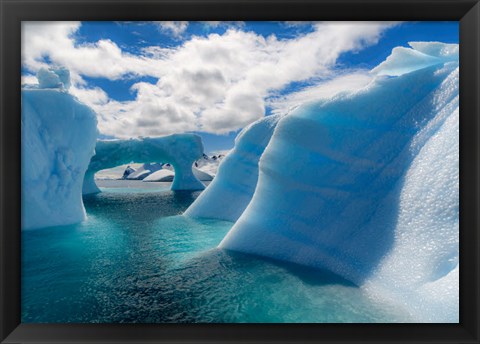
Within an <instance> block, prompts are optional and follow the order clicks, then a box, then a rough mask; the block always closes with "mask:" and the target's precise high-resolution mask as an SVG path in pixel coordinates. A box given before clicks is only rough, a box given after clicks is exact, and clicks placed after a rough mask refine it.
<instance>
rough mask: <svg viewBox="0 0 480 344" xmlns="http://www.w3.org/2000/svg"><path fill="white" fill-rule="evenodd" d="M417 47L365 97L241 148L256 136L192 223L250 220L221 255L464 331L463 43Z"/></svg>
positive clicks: (296, 120)
mask: <svg viewBox="0 0 480 344" xmlns="http://www.w3.org/2000/svg"><path fill="white" fill-rule="evenodd" d="M411 47H412V48H411V49H410V48H396V49H394V51H393V52H392V55H391V56H390V57H389V58H388V59H387V60H386V61H385V62H384V63H382V64H381V65H379V66H378V67H377V68H375V69H374V70H373V71H372V73H376V74H377V75H378V76H377V77H376V78H375V80H374V81H373V82H372V83H371V84H370V85H368V86H367V87H365V88H364V89H362V90H360V91H356V92H353V93H348V94H340V95H338V96H335V97H334V98H332V99H330V100H321V101H317V102H312V103H309V104H303V105H302V106H300V107H299V108H297V109H296V110H294V111H293V112H292V113H291V114H288V115H287V116H285V117H283V118H281V119H280V120H279V121H278V124H277V125H276V128H275V130H274V133H273V135H272V137H271V139H270V142H269V143H268V146H267V147H266V149H265V151H264V152H263V147H264V146H265V145H266V143H264V144H263V147H262V148H261V149H258V147H259V146H257V145H253V146H252V145H251V144H248V145H246V146H244V147H242V144H243V143H244V142H243V140H242V137H245V136H247V135H248V134H249V132H251V131H253V130H255V128H256V125H255V124H254V125H252V126H251V127H250V128H247V129H246V130H245V131H244V132H242V134H241V135H240V138H239V140H237V141H236V146H235V149H234V151H233V152H232V153H231V154H230V155H229V156H228V157H227V158H226V159H225V161H224V162H223V163H222V164H221V165H220V168H219V171H218V174H217V176H216V179H215V180H214V181H213V182H212V184H211V185H210V186H209V187H208V188H207V190H206V191H205V192H204V193H203V194H202V195H201V196H200V197H199V198H198V199H197V200H196V201H195V202H194V204H193V205H192V206H191V207H190V208H189V209H188V210H187V212H186V214H188V215H192V216H201V217H214V218H221V219H229V220H235V219H236V218H237V217H238V216H240V215H241V216H240V217H239V218H238V220H237V222H236V224H235V225H234V226H233V228H232V229H231V230H230V232H229V233H228V234H227V235H226V237H225V238H224V239H223V241H222V243H221V244H220V247H221V248H225V249H230V250H235V251H241V252H246V253H251V254H255V255H260V256H266V257H270V258H274V259H278V260H283V261H290V262H294V263H299V264H303V265H307V266H312V267H316V268H322V269H327V270H330V271H332V272H334V273H336V274H339V275H340V276H342V277H344V278H346V279H348V280H350V281H353V282H354V283H356V284H357V285H359V286H362V287H364V288H365V289H366V290H368V291H370V292H371V293H372V295H376V296H377V297H379V298H387V299H390V300H395V302H397V303H398V304H399V306H403V307H404V308H405V309H406V310H408V311H409V312H410V313H411V315H412V316H413V317H414V319H418V321H419V322H458V320H459V314H458V298H459V296H458V291H459V289H458V257H459V249H458V235H459V234H458V232H459V227H458V207H459V201H458V161H459V155H458V147H459V145H458V142H459V137H458V46H456V45H445V44H441V43H428V42H427V43H424V42H414V43H411ZM260 123H261V122H260ZM257 125H258V123H257ZM253 136H255V135H253ZM246 141H247V140H246ZM267 141H268V135H267ZM245 143H247V142H245ZM248 143H250V140H248ZM252 152H253V153H252ZM262 152H263V154H262ZM252 156H253V158H251V157H252ZM257 156H261V158H260V160H259V175H258V182H257V176H256V173H253V174H252V175H253V176H254V177H253V176H252V175H250V177H248V173H247V171H254V172H256V169H257V165H256V161H257V160H258V157H257ZM242 161H246V163H244V164H242ZM243 190H247V191H243ZM253 190H255V191H254V194H253V197H252V198H251V201H250V197H251V195H252V193H253ZM247 205H248V206H247ZM245 208H246V209H245ZM243 209H245V211H243Z"/></svg>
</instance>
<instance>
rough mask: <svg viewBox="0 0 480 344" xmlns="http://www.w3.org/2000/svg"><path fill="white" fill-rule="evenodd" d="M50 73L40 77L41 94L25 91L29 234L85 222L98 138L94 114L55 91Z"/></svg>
mask: <svg viewBox="0 0 480 344" xmlns="http://www.w3.org/2000/svg"><path fill="white" fill-rule="evenodd" d="M46 72H47V76H45V78H43V77H42V73H40V72H39V76H40V77H39V86H38V88H30V89H22V122H21V123H22V125H21V127H22V228H23V229H32V228H41V227H50V226H59V225H67V224H72V223H76V222H80V221H82V220H84V219H85V216H86V214H85V208H84V206H83V201H82V183H83V177H84V174H85V171H86V170H87V167H88V163H89V161H90V158H91V156H92V155H93V154H94V148H95V141H96V139H97V135H98V133H97V119H96V114H95V113H94V111H93V110H92V109H90V108H89V107H88V106H86V105H84V104H82V103H80V102H79V101H78V100H77V99H76V98H75V97H73V96H72V95H70V94H68V93H67V92H65V88H64V87H59V88H56V89H54V88H51V89H50V88H49V87H48V86H51V84H50V81H47V79H48V80H50V77H51V76H52V75H51V74H49V73H48V71H46ZM52 74H54V75H56V76H57V78H54V77H52V78H51V79H54V80H55V82H57V81H60V82H61V83H63V82H66V80H65V79H64V78H63V77H62V76H61V75H60V76H59V75H58V74H55V73H53V72H52ZM57 79H58V80H57ZM62 80H63V81H62ZM43 86H45V87H48V88H49V89H41V87H43Z"/></svg>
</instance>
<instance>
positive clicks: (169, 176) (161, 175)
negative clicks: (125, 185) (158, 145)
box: [143, 169, 175, 182]
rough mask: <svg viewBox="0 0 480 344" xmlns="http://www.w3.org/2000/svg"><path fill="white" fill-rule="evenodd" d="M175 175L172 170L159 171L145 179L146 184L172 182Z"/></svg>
mask: <svg viewBox="0 0 480 344" xmlns="http://www.w3.org/2000/svg"><path fill="white" fill-rule="evenodd" d="M174 176H175V173H174V172H173V171H170V170H166V169H161V170H159V171H156V172H153V173H152V174H150V175H149V176H147V177H146V178H144V179H143V181H144V182H171V181H173V177H174Z"/></svg>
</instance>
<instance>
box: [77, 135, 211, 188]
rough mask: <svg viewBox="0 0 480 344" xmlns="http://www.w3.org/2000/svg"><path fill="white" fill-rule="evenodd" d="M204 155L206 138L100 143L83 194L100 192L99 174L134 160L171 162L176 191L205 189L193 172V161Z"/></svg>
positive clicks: (147, 139) (189, 136)
mask: <svg viewBox="0 0 480 344" xmlns="http://www.w3.org/2000/svg"><path fill="white" fill-rule="evenodd" d="M202 154H203V144H202V139H201V138H200V136H198V135H195V134H174V135H169V136H163V137H152V138H149V137H147V138H139V139H129V140H108V141H102V140H99V141H97V145H96V148H95V155H94V156H93V157H92V160H91V161H90V165H89V166H88V170H87V172H86V173H85V182H84V185H83V194H91V193H97V192H100V189H99V188H98V187H97V185H96V184H95V179H94V176H95V173H96V172H98V171H100V170H104V169H108V168H112V167H115V166H119V165H124V164H128V163H130V162H132V161H133V162H140V163H141V162H145V163H150V162H159V161H161V162H164V163H170V164H171V165H172V166H173V168H174V169H175V178H174V180H173V183H172V187H171V189H172V190H203V189H204V188H205V186H204V185H203V184H202V182H201V181H199V180H198V179H197V177H196V176H195V174H194V173H193V172H192V165H193V162H194V161H195V160H197V159H198V158H199V157H201V156H202ZM134 173H135V172H134ZM129 177H130V175H129ZM127 178H128V177H127Z"/></svg>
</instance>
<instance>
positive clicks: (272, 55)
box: [22, 22, 392, 138]
mask: <svg viewBox="0 0 480 344" xmlns="http://www.w3.org/2000/svg"><path fill="white" fill-rule="evenodd" d="M164 23H165V22H164ZM169 23H173V22H169ZM175 23H178V22H175ZM172 25H173V24H172ZM187 25H188V24H187ZM210 25H211V24H210ZM214 25H216V24H214ZM391 25H392V24H391V23H373V22H369V23H361V22H352V23H339V22H335V23H328V22H327V23H315V24H314V26H313V27H314V31H313V32H310V33H307V34H303V35H301V36H298V37H296V38H292V39H277V37H275V36H274V35H272V36H269V37H267V38H265V37H263V36H261V35H257V34H256V33H254V32H245V31H242V29H240V28H238V27H235V28H234V27H230V28H229V29H228V30H227V31H226V32H225V33H224V34H223V35H219V34H210V35H208V36H207V37H192V38H191V39H190V40H188V41H185V42H184V43H183V44H181V45H180V46H177V47H175V48H165V47H160V46H152V47H147V48H144V49H143V50H142V51H140V52H139V55H132V54H129V53H126V52H124V51H122V50H121V49H120V48H119V47H118V45H117V44H116V43H115V42H112V41H110V40H108V39H103V40H100V41H98V42H95V43H92V44H80V45H79V44H77V43H76V40H75V33H76V31H77V30H78V28H79V27H80V24H79V23H57V22H55V23H47V24H45V23H43V22H42V23H41V24H30V23H29V24H27V25H24V26H23V36H24V44H23V46H24V49H23V51H22V53H23V55H22V59H23V63H24V65H25V66H27V67H28V68H29V69H31V70H32V71H36V70H38V68H40V67H41V66H43V65H45V63H44V61H43V57H45V56H48V58H49V60H50V61H51V62H52V63H53V64H59V65H63V66H65V67H67V68H69V69H70V71H71V76H72V83H73V87H72V90H71V92H72V93H73V94H75V95H76V96H77V97H78V98H79V99H80V100H82V101H83V102H85V103H87V104H89V105H90V106H92V107H93V108H94V109H95V110H96V111H97V113H98V115H99V129H100V131H101V132H102V133H103V134H106V135H113V136H116V137H120V138H127V137H135V136H158V135H167V134H171V133H175V132H183V131H205V132H210V133H227V132H229V131H234V130H238V129H240V128H242V127H244V126H245V125H247V124H249V123H251V122H252V121H254V120H256V119H258V118H261V117H263V116H264V113H265V106H266V99H268V98H269V97H271V96H272V95H275V94H276V93H278V91H279V90H281V89H282V88H284V87H286V86H287V85H289V84H290V83H291V82H298V81H308V80H321V79H332V78H333V75H332V73H334V72H333V70H334V66H335V62H336V60H337V59H338V57H339V56H340V55H341V54H342V53H344V52H347V51H358V50H360V49H362V48H364V47H366V46H368V45H371V44H375V43H376V42H377V41H378V39H379V38H380V36H381V33H382V32H383V31H384V30H385V29H386V28H387V27H389V26H391ZM172 27H174V29H171V30H177V31H176V32H178V33H179V34H181V32H183V31H184V30H185V29H186V27H184V25H183V24H175V26H172ZM168 30H170V29H168ZM182 30H183V31H182ZM172 33H173V31H172ZM82 76H91V77H105V78H108V79H111V80H114V79H119V78H125V77H132V76H151V77H155V78H157V79H158V82H157V83H155V84H151V83H146V82H139V83H136V84H135V85H133V87H132V92H135V93H136V97H135V99H134V100H133V101H126V102H118V101H114V100H112V99H108V97H107V95H106V94H105V92H103V91H102V90H101V89H99V88H98V87H96V88H95V87H93V86H91V85H87V84H86V83H85V81H84V80H83V78H82ZM357 77H359V76H358V75H357ZM359 78H360V77H359ZM362 80H364V79H362ZM347 81H348V82H347ZM357 81H358V80H356V81H355V80H354V79H348V78H347V79H338V80H337V83H336V84H332V82H330V84H329V85H330V86H328V87H327V88H328V89H333V88H332V87H333V86H332V85H334V86H335V88H336V89H340V88H342V87H343V86H345V85H346V86H345V87H347V88H348V87H350V86H348V85H347V84H356V82H357ZM342 83H343V84H342ZM342 85H343V86H342ZM320 89H321V88H320ZM320 89H314V88H310V89H307V90H306V91H305V92H304V93H298V94H296V95H292V97H290V98H288V97H287V98H285V97H284V98H276V100H275V101H274V102H273V103H272V104H273V105H272V106H273V107H274V109H275V111H283V110H282V109H287V108H288V106H291V105H292V103H295V102H299V101H303V100H306V99H308V96H311V97H313V96H318V95H319V94H320V93H322V92H323V91H319V90H320ZM302 97H303V98H302ZM310 99H311V98H310Z"/></svg>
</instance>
